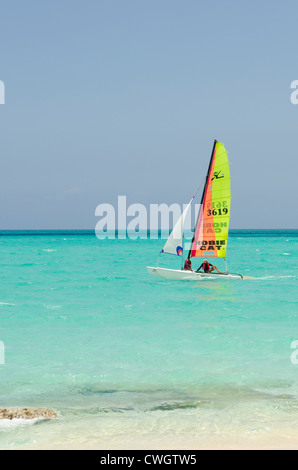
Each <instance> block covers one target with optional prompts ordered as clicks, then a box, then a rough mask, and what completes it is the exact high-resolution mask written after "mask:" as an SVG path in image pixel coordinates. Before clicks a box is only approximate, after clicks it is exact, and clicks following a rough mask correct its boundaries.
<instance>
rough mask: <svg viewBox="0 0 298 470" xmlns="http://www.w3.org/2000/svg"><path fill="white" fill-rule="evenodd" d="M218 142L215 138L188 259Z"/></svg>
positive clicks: (189, 254)
mask: <svg viewBox="0 0 298 470" xmlns="http://www.w3.org/2000/svg"><path fill="white" fill-rule="evenodd" d="M216 144H217V140H214V144H213V148H212V152H211V157H210V161H209V166H208V171H207V174H206V180H205V185H204V190H203V192H202V197H201V204H200V210H199V213H198V217H197V221H196V224H195V228H194V233H193V237H192V240H191V244H190V249H189V252H188V256H187V258H188V259H190V256H191V251H192V244H193V242H194V239H195V235H196V227H197V225H198V222H199V219H200V214H201V210H202V205H203V201H204V197H205V192H206V187H207V182H208V176H209V172H210V169H211V165H212V160H213V155H214V151H215V146H216Z"/></svg>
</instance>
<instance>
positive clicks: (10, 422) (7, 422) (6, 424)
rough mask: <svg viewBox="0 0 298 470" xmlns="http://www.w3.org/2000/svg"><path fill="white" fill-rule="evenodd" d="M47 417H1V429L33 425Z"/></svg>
mask: <svg viewBox="0 0 298 470" xmlns="http://www.w3.org/2000/svg"><path fill="white" fill-rule="evenodd" d="M44 419H46V418H43V417H39V418H31V419H24V418H13V419H0V429H3V428H4V429H5V428H9V429H11V428H15V427H18V426H26V425H28V424H29V425H30V424H31V425H32V424H35V423H37V422H38V421H42V420H44Z"/></svg>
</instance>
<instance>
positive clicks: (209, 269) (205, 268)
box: [196, 259, 220, 273]
mask: <svg viewBox="0 0 298 470" xmlns="http://www.w3.org/2000/svg"><path fill="white" fill-rule="evenodd" d="M202 268H203V271H204V273H212V271H214V270H215V269H216V271H217V272H218V273H220V271H219V270H218V269H217V267H216V266H215V265H213V264H211V263H209V261H208V260H207V259H204V261H203V263H202V264H201V266H200V267H199V268H198V269H197V271H196V272H197V273H198V272H199V271H200V269H202Z"/></svg>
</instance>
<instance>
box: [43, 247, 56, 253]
mask: <svg viewBox="0 0 298 470" xmlns="http://www.w3.org/2000/svg"><path fill="white" fill-rule="evenodd" d="M42 251H46V252H47V253H52V252H53V251H57V250H54V249H51V248H44V249H43V250H42Z"/></svg>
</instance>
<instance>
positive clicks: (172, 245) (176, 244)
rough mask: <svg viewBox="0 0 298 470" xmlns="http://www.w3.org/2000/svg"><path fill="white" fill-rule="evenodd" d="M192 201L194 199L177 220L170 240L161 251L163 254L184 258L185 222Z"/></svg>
mask: <svg viewBox="0 0 298 470" xmlns="http://www.w3.org/2000/svg"><path fill="white" fill-rule="evenodd" d="M192 200H193V198H192V199H191V200H190V201H189V203H188V204H187V206H186V208H185V209H184V211H183V212H182V214H181V216H180V217H179V219H178V220H177V222H176V224H175V226H174V228H173V230H172V232H171V234H170V236H169V238H168V240H167V241H166V243H165V245H164V247H163V249H162V250H161V252H162V253H170V254H172V255H178V256H182V252H183V229H184V222H185V217H186V214H187V212H188V209H189V206H190V205H191V203H192Z"/></svg>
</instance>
